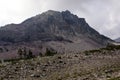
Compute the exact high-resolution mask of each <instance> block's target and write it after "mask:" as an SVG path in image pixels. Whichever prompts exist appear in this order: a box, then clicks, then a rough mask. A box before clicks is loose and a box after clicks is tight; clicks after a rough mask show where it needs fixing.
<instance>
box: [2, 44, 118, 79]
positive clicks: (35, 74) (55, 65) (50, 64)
mask: <svg viewBox="0 0 120 80" xmlns="http://www.w3.org/2000/svg"><path fill="white" fill-rule="evenodd" d="M0 80H120V46H117V47H111V46H109V47H107V48H101V49H97V50H89V51H84V52H79V53H74V54H73V53H67V54H56V55H54V56H44V57H40V56H38V57H36V58H31V59H26V60H25V59H20V60H11V61H7V62H2V63H0Z"/></svg>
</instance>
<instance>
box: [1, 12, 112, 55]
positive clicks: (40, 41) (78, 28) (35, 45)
mask: <svg viewBox="0 0 120 80" xmlns="http://www.w3.org/2000/svg"><path fill="white" fill-rule="evenodd" d="M111 41H112V40H111V39H109V38H107V37H105V36H103V35H101V34H99V33H98V32H97V31H96V30H94V29H93V28H92V27H90V26H89V25H88V23H87V22H86V21H85V19H84V18H79V17H78V16H76V15H74V14H72V13H71V12H70V11H68V10H66V11H62V12H58V11H53V10H49V11H47V12H44V13H42V14H39V15H36V16H34V17H31V18H29V19H27V20H25V21H23V22H22V23H20V24H9V25H6V26H3V27H1V28H0V46H1V47H5V48H8V50H9V51H11V50H12V51H11V52H10V53H16V52H15V51H16V49H18V48H19V47H21V46H23V47H28V48H30V49H32V50H33V52H34V51H38V50H40V49H41V48H42V49H44V47H50V48H53V49H54V50H56V51H57V52H61V53H63V52H74V53H76V52H79V51H83V50H88V49H94V48H100V47H103V46H106V44H108V43H109V42H111ZM11 46H12V47H11ZM9 51H8V52H7V53H9ZM7 53H6V55H7ZM37 53H38V52H35V54H37ZM0 55H1V54H0Z"/></svg>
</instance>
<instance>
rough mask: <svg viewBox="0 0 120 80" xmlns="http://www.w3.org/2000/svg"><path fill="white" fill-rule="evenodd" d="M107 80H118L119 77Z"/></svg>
mask: <svg viewBox="0 0 120 80" xmlns="http://www.w3.org/2000/svg"><path fill="white" fill-rule="evenodd" d="M108 80H120V77H116V78H111V79H108Z"/></svg>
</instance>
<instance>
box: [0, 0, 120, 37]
mask: <svg viewBox="0 0 120 80" xmlns="http://www.w3.org/2000/svg"><path fill="white" fill-rule="evenodd" d="M50 9H52V10H57V11H63V10H70V11H71V12H72V13H74V14H77V15H78V16H79V17H84V18H86V21H87V22H88V24H90V26H91V27H93V28H94V29H96V30H97V31H99V32H100V33H101V34H104V35H106V36H108V37H110V38H113V39H114V38H117V37H120V32H119V30H120V27H119V25H120V14H119V13H120V3H119V1H118V0H0V25H5V24H8V23H20V22H22V21H23V20H25V19H27V18H29V17H32V16H34V15H37V14H40V13H42V12H44V11H47V10H50Z"/></svg>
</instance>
